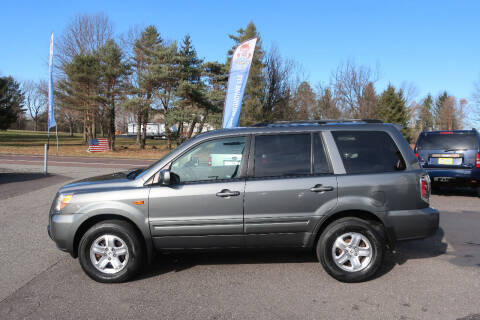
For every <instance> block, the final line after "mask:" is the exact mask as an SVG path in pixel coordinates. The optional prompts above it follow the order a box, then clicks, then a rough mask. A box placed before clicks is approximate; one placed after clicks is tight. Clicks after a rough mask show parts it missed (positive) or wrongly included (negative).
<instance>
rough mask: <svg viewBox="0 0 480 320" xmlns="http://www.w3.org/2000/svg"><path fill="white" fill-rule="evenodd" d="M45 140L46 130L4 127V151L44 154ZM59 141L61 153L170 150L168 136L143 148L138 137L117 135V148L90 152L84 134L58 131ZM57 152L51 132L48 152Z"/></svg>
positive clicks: (155, 154)
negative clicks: (8, 128) (84, 142)
mask: <svg viewBox="0 0 480 320" xmlns="http://www.w3.org/2000/svg"><path fill="white" fill-rule="evenodd" d="M99 138H100V136H99ZM45 143H47V133H46V132H38V131H37V132H35V131H23V130H7V131H0V153H10V154H43V148H44V144H45ZM58 145H59V153H58V155H59V156H81V157H107V158H141V159H159V158H161V157H162V156H163V155H164V154H165V153H166V152H167V151H168V150H167V147H166V142H165V141H164V140H152V139H147V145H146V147H145V148H146V149H145V150H141V149H140V148H139V147H138V146H136V145H135V139H134V138H126V137H117V138H116V139H115V148H116V149H117V150H116V151H106V152H87V149H88V145H83V144H82V136H81V134H75V135H74V136H73V137H69V136H68V133H64V132H59V133H58ZM56 152H57V145H56V140H55V133H54V132H50V149H49V152H48V154H50V155H55V154H56Z"/></svg>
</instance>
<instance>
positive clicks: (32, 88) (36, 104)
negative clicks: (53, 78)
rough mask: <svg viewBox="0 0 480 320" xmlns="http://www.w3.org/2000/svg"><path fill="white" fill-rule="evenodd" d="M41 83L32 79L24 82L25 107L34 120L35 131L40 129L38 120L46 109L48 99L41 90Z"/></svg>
mask: <svg viewBox="0 0 480 320" xmlns="http://www.w3.org/2000/svg"><path fill="white" fill-rule="evenodd" d="M41 85H42V84H41V83H35V82H34V81H32V80H27V81H25V82H23V84H22V89H23V93H24V96H25V107H26V108H27V110H28V114H29V115H30V118H32V121H33V131H37V130H38V121H39V119H40V115H41V114H42V112H43V111H44V110H45V109H46V108H45V107H46V105H47V103H48V100H47V99H45V96H44V95H43V94H42V91H41V88H40V87H41Z"/></svg>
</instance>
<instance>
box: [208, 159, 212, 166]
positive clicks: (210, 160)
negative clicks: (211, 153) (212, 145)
mask: <svg viewBox="0 0 480 320" xmlns="http://www.w3.org/2000/svg"><path fill="white" fill-rule="evenodd" d="M208 166H209V167H211V166H212V157H208Z"/></svg>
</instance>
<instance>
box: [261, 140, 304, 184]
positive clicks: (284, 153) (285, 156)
mask: <svg viewBox="0 0 480 320" xmlns="http://www.w3.org/2000/svg"><path fill="white" fill-rule="evenodd" d="M310 163H311V138H310V134H282V135H264V136H256V137H255V165H254V175H255V177H279V176H296V175H309V174H310Z"/></svg>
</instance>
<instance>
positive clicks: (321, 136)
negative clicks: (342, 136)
mask: <svg viewBox="0 0 480 320" xmlns="http://www.w3.org/2000/svg"><path fill="white" fill-rule="evenodd" d="M324 132H327V131H323V130H322V131H316V132H313V135H314V136H315V135H317V137H318V138H319V139H320V142H321V143H322V148H323V150H322V151H323V152H324V153H325V159H326V160H327V165H328V172H325V173H315V155H314V154H313V152H314V151H315V141H314V137H313V136H312V159H313V160H312V174H313V175H327V174H334V172H333V166H332V161H331V159H330V154H329V152H328V148H327V143H326V141H325V137H324Z"/></svg>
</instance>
